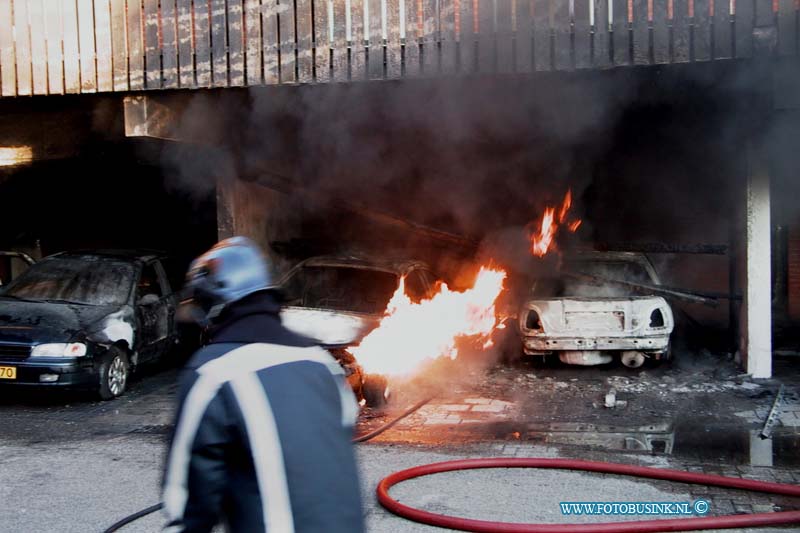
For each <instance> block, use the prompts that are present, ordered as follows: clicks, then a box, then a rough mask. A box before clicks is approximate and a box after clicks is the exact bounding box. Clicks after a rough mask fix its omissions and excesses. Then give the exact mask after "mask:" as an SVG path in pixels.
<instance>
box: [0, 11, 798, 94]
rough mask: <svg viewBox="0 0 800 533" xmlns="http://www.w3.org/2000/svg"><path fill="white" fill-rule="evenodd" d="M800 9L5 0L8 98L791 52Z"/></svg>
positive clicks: (2, 61)
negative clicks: (32, 95)
mask: <svg viewBox="0 0 800 533" xmlns="http://www.w3.org/2000/svg"><path fill="white" fill-rule="evenodd" d="M799 13H800V0H0V95H2V96H16V95H31V94H62V93H80V92H84V93H85V92H98V91H138V90H144V89H176V88H202V87H235V86H252V85H270V84H279V83H324V82H331V81H336V82H343V81H358V80H376V79H396V78H401V77H418V76H424V77H429V76H452V75H470V74H490V73H509V74H510V73H530V72H534V71H547V70H571V69H593V68H594V69H600V68H610V67H615V66H623V65H649V64H667V63H682V62H702V61H711V60H718V59H728V58H749V57H752V56H754V55H756V54H764V55H767V56H769V55H777V56H790V55H794V56H797V55H798V50H799V49H800V27H799V26H800V15H798V14H799Z"/></svg>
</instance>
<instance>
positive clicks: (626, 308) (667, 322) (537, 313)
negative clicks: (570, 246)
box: [519, 252, 674, 368]
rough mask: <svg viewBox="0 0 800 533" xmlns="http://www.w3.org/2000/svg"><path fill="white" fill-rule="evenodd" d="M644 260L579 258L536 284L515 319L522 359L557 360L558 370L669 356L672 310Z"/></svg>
mask: <svg viewBox="0 0 800 533" xmlns="http://www.w3.org/2000/svg"><path fill="white" fill-rule="evenodd" d="M658 285H660V281H659V279H658V275H657V274H656V271H655V269H654V268H653V265H652V264H651V263H650V261H649V260H648V259H647V257H646V256H645V255H643V254H638V253H629V252H583V253H574V254H571V255H566V256H564V258H563V260H562V262H561V265H560V267H559V272H558V274H557V275H555V276H552V277H544V278H540V279H538V280H536V281H535V282H534V283H533V286H532V287H531V293H530V295H529V297H528V298H529V299H528V300H527V301H526V302H525V304H524V305H523V306H522V309H521V310H520V313H519V327H520V332H521V334H522V344H523V350H524V352H525V353H526V354H527V355H540V356H545V355H548V354H557V355H558V357H559V358H560V359H561V361H563V362H564V363H568V364H576V365H599V364H605V363H610V362H612V361H613V360H614V358H616V357H618V358H620V359H621V361H622V363H623V364H625V365H626V366H629V367H632V368H636V367H639V366H641V365H642V364H643V363H644V362H645V360H647V359H653V360H664V359H667V358H669V356H670V335H671V334H672V330H673V327H674V319H673V315H672V309H671V308H670V306H669V304H668V303H667V301H666V300H665V299H664V298H662V297H661V296H656V295H654V294H648V291H647V288H648V287H656V286H658Z"/></svg>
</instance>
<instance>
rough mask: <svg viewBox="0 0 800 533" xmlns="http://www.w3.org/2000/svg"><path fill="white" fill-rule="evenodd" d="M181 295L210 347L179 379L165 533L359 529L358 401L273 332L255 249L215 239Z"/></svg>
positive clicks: (334, 371) (323, 360)
mask: <svg viewBox="0 0 800 533" xmlns="http://www.w3.org/2000/svg"><path fill="white" fill-rule="evenodd" d="M185 296H186V298H185V299H184V301H183V304H182V306H183V308H184V309H188V310H189V312H190V314H191V315H192V316H193V317H194V318H195V320H196V321H197V322H199V323H200V324H201V325H202V326H203V327H205V328H207V331H208V334H209V340H210V342H209V343H208V344H207V345H206V346H205V347H203V348H201V349H200V350H199V351H198V352H197V353H195V354H194V356H193V357H192V358H191V360H190V361H189V363H188V365H187V368H186V369H185V370H184V372H183V375H182V377H181V380H180V389H179V406H178V413H177V419H176V424H175V429H174V433H173V436H172V442H171V446H170V450H169V454H168V458H167V463H166V472H165V476H164V487H163V504H164V512H165V513H166V515H167V528H166V531H176V532H177V531H181V532H201V531H203V532H206V531H211V530H212V528H213V527H214V526H215V525H216V524H218V523H219V524H224V525H225V526H226V527H227V529H228V531H231V532H247V533H256V532H260V531H265V532H268V533H289V532H298V533H310V532H320V533H322V532H325V533H336V532H342V533H359V532H362V531H363V530H364V525H363V517H362V510H361V496H360V493H359V483H358V475H357V471H356V462H355V457H354V453H353V448H352V445H351V443H350V439H351V437H352V428H353V425H354V423H355V418H356V414H357V409H358V407H357V404H356V401H355V397H354V395H353V392H352V390H351V389H350V388H349V387H347V386H346V382H345V379H344V373H343V370H342V368H341V367H340V366H339V364H337V363H336V361H335V360H334V359H333V357H331V356H330V354H329V353H328V352H327V351H325V350H323V349H322V348H320V347H318V346H316V344H315V343H314V341H312V340H310V339H307V338H304V337H301V336H299V335H296V334H294V333H292V332H290V331H289V330H287V329H286V328H284V327H283V326H282V325H281V321H280V317H279V311H280V301H281V300H280V297H279V293H278V292H277V291H276V289H275V287H274V285H273V282H272V278H271V276H270V273H269V267H268V264H267V262H266V260H265V258H264V256H263V255H262V254H261V252H260V250H259V249H258V248H257V246H256V245H255V244H254V243H253V242H251V241H250V240H248V239H246V238H243V237H234V238H231V239H227V240H224V241H221V242H220V243H218V244H217V245H216V246H214V247H213V248H211V250H209V251H208V252H206V253H205V254H204V255H202V256H200V257H199V258H197V259H196V260H195V261H194V262H193V263H192V265H191V267H190V269H189V272H188V274H187V282H186V295H185Z"/></svg>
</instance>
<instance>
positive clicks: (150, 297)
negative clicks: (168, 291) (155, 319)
mask: <svg viewBox="0 0 800 533" xmlns="http://www.w3.org/2000/svg"><path fill="white" fill-rule="evenodd" d="M158 300H159V297H158V296H157V295H155V294H145V295H144V296H142V297H141V298H140V299H139V305H153V304H154V303H157V302H158Z"/></svg>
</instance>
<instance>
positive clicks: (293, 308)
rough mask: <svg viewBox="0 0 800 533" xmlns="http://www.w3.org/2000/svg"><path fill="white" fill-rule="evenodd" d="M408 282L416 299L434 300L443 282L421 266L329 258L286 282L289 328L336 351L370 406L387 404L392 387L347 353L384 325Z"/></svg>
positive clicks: (308, 264) (300, 268)
mask: <svg viewBox="0 0 800 533" xmlns="http://www.w3.org/2000/svg"><path fill="white" fill-rule="evenodd" d="M403 277H405V287H406V293H407V294H408V295H409V296H410V297H411V298H412V299H413V300H420V299H423V298H426V297H429V296H430V294H431V293H432V291H433V288H434V286H435V284H436V280H437V278H436V276H434V274H433V273H432V272H431V270H430V268H428V266H427V265H425V264H424V263H422V262H419V261H387V260H371V259H364V258H359V257H352V256H323V257H313V258H310V259H306V260H304V261H302V262H300V263H299V264H297V265H296V266H295V267H294V268H292V269H291V270H290V271H289V272H288V273H287V274H286V276H284V277H283V279H282V280H281V282H280V286H281V289H282V292H283V293H284V297H285V298H286V303H285V306H284V308H283V310H282V311H281V318H282V321H283V324H284V325H285V326H286V327H287V328H288V329H290V330H292V331H295V332H297V333H300V334H302V335H306V336H308V337H312V338H314V339H316V340H318V341H319V343H320V345H321V346H323V347H324V348H326V349H327V350H328V351H329V352H331V354H332V355H333V356H334V357H335V358H336V359H337V360H338V361H339V363H340V364H341V365H342V366H343V367H344V369H345V371H346V373H347V375H348V381H349V382H350V385H351V386H352V387H353V390H354V391H355V392H356V394H357V395H359V396H360V397H362V398H364V399H365V400H366V402H367V404H368V405H376V404H380V403H381V402H382V396H385V392H386V391H385V388H386V382H385V380H384V379H383V378H381V377H380V376H369V375H365V374H364V373H363V371H362V369H361V367H360V366H359V365H358V362H357V361H356V360H355V359H354V358H353V356H352V355H351V354H350V353H349V352H348V351H347V348H348V347H350V346H353V345H356V344H358V343H359V342H360V341H361V339H363V338H364V337H365V336H366V335H367V334H368V333H369V332H370V331H372V330H373V329H375V328H376V327H377V326H378V324H379V322H380V320H381V318H382V316H383V313H384V311H385V310H386V306H387V304H388V303H389V300H390V299H391V297H392V295H393V294H394V293H395V292H396V291H397V289H398V287H399V285H400V279H401V278H403Z"/></svg>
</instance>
